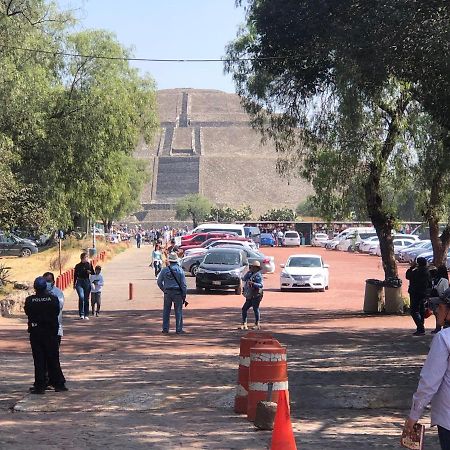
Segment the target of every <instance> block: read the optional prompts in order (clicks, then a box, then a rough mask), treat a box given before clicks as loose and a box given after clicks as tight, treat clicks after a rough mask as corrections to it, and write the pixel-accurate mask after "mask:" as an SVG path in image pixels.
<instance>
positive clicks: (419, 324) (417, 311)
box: [406, 257, 431, 336]
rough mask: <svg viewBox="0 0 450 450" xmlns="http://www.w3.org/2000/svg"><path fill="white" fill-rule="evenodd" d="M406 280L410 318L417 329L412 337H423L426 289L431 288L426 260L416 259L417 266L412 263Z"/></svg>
mask: <svg viewBox="0 0 450 450" xmlns="http://www.w3.org/2000/svg"><path fill="white" fill-rule="evenodd" d="M406 279H407V280H409V288H408V292H409V298H410V308H411V317H412V319H413V320H414V323H415V324H416V328H417V329H416V331H415V332H414V333H413V336H423V335H424V334H425V326H424V323H425V298H426V296H427V291H428V289H430V288H431V276H430V272H429V270H428V267H427V260H426V259H425V258H422V257H419V258H417V264H416V263H412V264H411V267H410V268H409V269H408V270H407V271H406Z"/></svg>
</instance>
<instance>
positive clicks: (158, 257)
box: [152, 244, 163, 278]
mask: <svg viewBox="0 0 450 450" xmlns="http://www.w3.org/2000/svg"><path fill="white" fill-rule="evenodd" d="M162 262H163V261H162V251H161V246H160V245H159V244H156V245H155V249H154V250H153V252H152V266H153V268H154V269H155V277H156V278H158V275H159V272H161V269H162Z"/></svg>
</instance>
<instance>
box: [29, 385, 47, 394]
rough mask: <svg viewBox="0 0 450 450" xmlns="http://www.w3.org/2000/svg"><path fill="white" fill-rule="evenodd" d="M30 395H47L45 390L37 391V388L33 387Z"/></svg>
mask: <svg viewBox="0 0 450 450" xmlns="http://www.w3.org/2000/svg"><path fill="white" fill-rule="evenodd" d="M30 394H38V395H42V394H45V389H37V388H35V387H32V388H30Z"/></svg>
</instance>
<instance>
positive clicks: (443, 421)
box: [404, 290, 450, 450]
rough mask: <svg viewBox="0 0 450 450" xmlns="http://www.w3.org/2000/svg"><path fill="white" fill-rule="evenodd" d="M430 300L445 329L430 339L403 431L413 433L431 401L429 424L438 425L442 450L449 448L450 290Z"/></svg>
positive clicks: (438, 319)
mask: <svg viewBox="0 0 450 450" xmlns="http://www.w3.org/2000/svg"><path fill="white" fill-rule="evenodd" d="M430 301H431V302H432V303H433V306H435V307H436V319H437V322H438V324H439V326H440V327H447V328H444V329H443V330H441V331H440V332H439V333H437V334H436V335H435V336H434V338H433V341H432V342H431V347H430V351H429V352H428V356H427V359H426V361H425V363H424V365H423V368H422V370H421V372H420V381H419V385H418V387H417V390H416V392H415V393H414V395H413V401H412V406H411V411H410V413H409V417H408V418H407V419H406V422H405V427H404V431H405V433H406V435H407V436H411V435H412V433H413V431H414V425H415V424H416V423H417V421H418V420H419V419H420V417H421V416H422V414H423V412H424V410H425V408H426V407H427V406H428V404H429V403H430V402H431V426H434V425H437V427H438V434H439V442H440V444H441V449H442V450H450V363H449V361H450V328H448V325H449V324H450V290H447V291H446V292H445V293H444V295H442V296H441V297H436V298H433V299H432V300H430Z"/></svg>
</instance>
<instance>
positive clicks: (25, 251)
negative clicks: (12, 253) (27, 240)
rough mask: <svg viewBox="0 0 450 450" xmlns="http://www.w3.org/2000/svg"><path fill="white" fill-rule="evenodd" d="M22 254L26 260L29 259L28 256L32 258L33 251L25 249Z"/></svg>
mask: <svg viewBox="0 0 450 450" xmlns="http://www.w3.org/2000/svg"><path fill="white" fill-rule="evenodd" d="M20 254H21V255H22V256H23V257H24V258H28V256H31V250H30V249H29V248H23V249H22V251H21V252H20Z"/></svg>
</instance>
